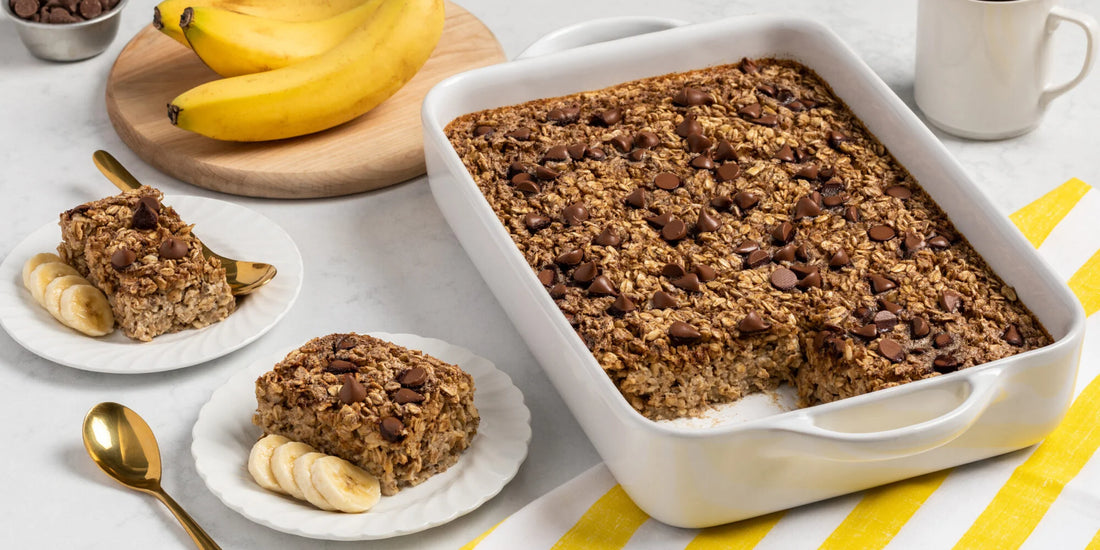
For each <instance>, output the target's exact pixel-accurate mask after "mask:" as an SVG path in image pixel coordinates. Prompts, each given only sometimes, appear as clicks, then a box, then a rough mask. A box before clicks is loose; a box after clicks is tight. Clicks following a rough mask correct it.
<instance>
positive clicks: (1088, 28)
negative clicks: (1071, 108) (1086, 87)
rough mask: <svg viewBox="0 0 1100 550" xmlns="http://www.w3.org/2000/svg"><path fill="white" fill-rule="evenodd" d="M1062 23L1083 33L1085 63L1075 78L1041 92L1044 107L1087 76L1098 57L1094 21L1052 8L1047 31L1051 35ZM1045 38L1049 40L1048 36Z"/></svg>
mask: <svg viewBox="0 0 1100 550" xmlns="http://www.w3.org/2000/svg"><path fill="white" fill-rule="evenodd" d="M1062 21H1066V22H1069V23H1073V24H1074V25H1077V26H1078V27H1081V30H1083V31H1085V40H1086V43H1085V44H1086V50H1085V63H1084V66H1082V67H1081V72H1079V73H1077V76H1075V77H1073V79H1072V80H1070V81H1069V82H1066V83H1065V84H1059V85H1058V86H1050V87H1047V89H1045V90H1043V95H1042V96H1040V97H1039V103H1040V104H1041V105H1042V106H1044V107H1045V106H1046V105H1047V104H1048V103H1050V101H1051V100H1052V99H1054V98H1056V97H1058V96H1060V95H1062V94H1064V93H1066V92H1068V91H1069V90H1070V88H1073V87H1074V86H1076V85H1078V84H1079V83H1080V82H1081V81H1082V80H1084V79H1085V77H1086V76H1088V74H1089V71H1090V70H1091V69H1092V64H1093V61H1095V60H1096V57H1097V55H1098V50H1100V28H1098V27H1097V24H1096V20H1095V19H1093V18H1092V17H1090V16H1088V15H1086V14H1083V13H1081V12H1076V11H1073V10H1067V9H1065V8H1063V7H1061V6H1054V8H1052V9H1051V10H1050V16H1049V17H1048V19H1047V29H1049V31H1050V32H1051V33H1053V31H1054V28H1055V27H1056V26H1057V25H1058V23H1060V22H1062ZM1047 36H1048V38H1049V36H1050V34H1048V35H1047Z"/></svg>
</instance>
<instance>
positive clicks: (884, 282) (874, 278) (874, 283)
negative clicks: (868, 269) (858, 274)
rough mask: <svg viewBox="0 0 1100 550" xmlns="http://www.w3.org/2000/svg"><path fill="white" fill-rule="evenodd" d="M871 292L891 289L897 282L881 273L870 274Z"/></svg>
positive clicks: (896, 285)
mask: <svg viewBox="0 0 1100 550" xmlns="http://www.w3.org/2000/svg"><path fill="white" fill-rule="evenodd" d="M870 279H871V292H873V293H875V294H880V293H883V292H886V291H887V290H893V289H895V288H897V287H898V284H897V283H895V282H894V281H891V280H890V279H887V278H886V277H883V276H882V275H871V276H870Z"/></svg>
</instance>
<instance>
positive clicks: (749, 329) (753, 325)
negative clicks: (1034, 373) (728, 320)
mask: <svg viewBox="0 0 1100 550" xmlns="http://www.w3.org/2000/svg"><path fill="white" fill-rule="evenodd" d="M769 328H772V326H771V324H769V323H768V322H767V321H764V318H763V317H761V316H760V314H759V313H757V312H756V311H750V312H749V314H748V315H746V316H745V317H744V318H743V319H741V321H740V322H738V323H737V330H739V331H741V332H743V333H753V332H763V331H765V330H768V329H769Z"/></svg>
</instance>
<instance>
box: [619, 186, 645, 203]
mask: <svg viewBox="0 0 1100 550" xmlns="http://www.w3.org/2000/svg"><path fill="white" fill-rule="evenodd" d="M623 202H625V203H626V204H627V205H628V206H633V207H634V208H645V189H642V188H641V187H639V188H637V189H635V190H633V191H631V192H630V194H629V195H627V196H626V199H625V200H624V201H623Z"/></svg>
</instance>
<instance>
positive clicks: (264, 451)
mask: <svg viewBox="0 0 1100 550" xmlns="http://www.w3.org/2000/svg"><path fill="white" fill-rule="evenodd" d="M286 443H290V440H289V439H287V438H285V437H283V436H281V435H275V434H271V435H266V436H264V437H262V438H260V440H259V441H257V442H256V444H255V445H253V446H252V451H251V452H250V453H248V473H250V474H252V479H254V480H256V483H258V484H259V485H260V487H263V488H264V489H267V490H268V491H275V492H276V493H285V492H286V491H283V488H282V487H280V486H279V482H278V481H277V480H276V479H275V474H274V473H272V472H271V453H273V452H275V449H276V447H279V446H280V445H283V444H286Z"/></svg>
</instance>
